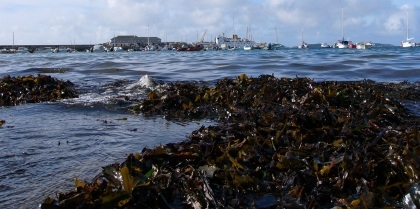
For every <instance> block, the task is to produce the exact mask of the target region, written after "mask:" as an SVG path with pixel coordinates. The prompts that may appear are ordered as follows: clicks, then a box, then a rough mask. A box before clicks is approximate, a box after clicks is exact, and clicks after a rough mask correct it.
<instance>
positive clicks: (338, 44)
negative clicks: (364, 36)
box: [334, 7, 356, 49]
mask: <svg viewBox="0 0 420 209" xmlns="http://www.w3.org/2000/svg"><path fill="white" fill-rule="evenodd" d="M343 19H344V8H343V7H341V36H342V37H343V38H342V39H341V40H338V41H337V42H336V43H335V44H334V48H339V49H346V48H356V45H355V44H353V43H352V41H350V40H347V41H346V40H345V39H344V25H343Z"/></svg>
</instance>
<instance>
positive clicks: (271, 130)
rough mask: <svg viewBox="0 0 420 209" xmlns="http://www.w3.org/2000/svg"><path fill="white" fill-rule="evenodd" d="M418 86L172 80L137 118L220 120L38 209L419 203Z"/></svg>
mask: <svg viewBox="0 0 420 209" xmlns="http://www.w3.org/2000/svg"><path fill="white" fill-rule="evenodd" d="M418 88H419V87H418V86H416V85H414V84H409V83H407V82H403V83H399V84H396V83H395V84H394V83H388V84H385V83H376V82H373V81H369V80H364V81H355V82H335V81H322V82H315V81H313V80H311V79H308V78H276V77H274V76H272V75H261V76H259V77H257V78H249V77H248V76H246V75H240V76H238V77H237V78H236V79H228V78H226V79H221V80H219V81H218V82H217V83H216V84H215V85H214V86H206V85H197V84H196V83H194V82H192V83H173V84H170V85H169V87H168V88H167V89H166V90H165V91H152V92H151V93H150V94H149V95H148V97H147V98H146V99H144V100H143V101H142V102H141V103H140V104H138V105H135V106H133V107H131V110H132V111H133V112H135V113H141V114H153V115H155V114H158V115H164V116H165V118H167V119H168V120H171V119H179V118H184V119H192V118H206V117H211V118H218V124H217V125H212V126H208V127H205V126H202V127H200V128H199V129H198V130H196V131H193V132H192V133H191V134H190V136H189V139H188V140H184V141H181V142H179V143H169V144H166V145H161V146H158V147H155V148H144V149H143V150H142V151H141V152H140V153H137V154H130V155H129V156H128V157H127V159H126V160H125V161H124V162H122V163H120V164H113V165H108V166H105V167H103V172H102V173H101V174H99V175H98V176H96V177H95V178H94V179H93V180H92V181H91V182H83V183H81V182H80V181H78V180H77V181H76V182H75V184H76V189H75V190H74V191H70V192H68V193H66V194H59V195H58V196H57V198H50V197H48V198H46V200H45V201H44V203H43V204H42V208H50V207H57V208H74V206H77V208H225V207H226V208H401V207H410V206H413V205H414V206H417V207H418V206H419V204H420V203H419V202H420V199H419V197H418V195H416V194H417V193H418V188H419V187H418V184H417V183H418V182H419V178H420V177H419V174H420V173H419V169H420V134H419V127H420V119H419V117H418V116H417V115H415V114H413V113H412V112H411V111H410V110H409V109H407V108H405V107H404V106H403V105H402V104H401V102H402V101H404V100H410V101H416V102H418V100H419V99H420V97H419V89H418Z"/></svg>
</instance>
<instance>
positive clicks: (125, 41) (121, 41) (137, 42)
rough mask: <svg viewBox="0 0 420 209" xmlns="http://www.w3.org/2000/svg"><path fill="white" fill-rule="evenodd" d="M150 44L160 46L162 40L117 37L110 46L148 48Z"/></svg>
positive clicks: (156, 38) (110, 42)
mask: <svg viewBox="0 0 420 209" xmlns="http://www.w3.org/2000/svg"><path fill="white" fill-rule="evenodd" d="M148 43H149V44H150V45H160V44H161V39H160V38H158V37H137V36H116V37H114V38H112V39H111V40H110V41H109V43H108V44H109V45H110V46H121V47H130V46H147V44H148Z"/></svg>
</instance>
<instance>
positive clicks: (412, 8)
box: [0, 0, 420, 46]
mask: <svg viewBox="0 0 420 209" xmlns="http://www.w3.org/2000/svg"><path fill="white" fill-rule="evenodd" d="M342 8H343V10H342ZM419 8H420V1H419V0H1V1H0V20H1V23H2V24H1V30H0V45H12V44H13V43H14V44H15V45H32V44H33V45H36V44H41V45H42V44H96V43H105V42H108V41H109V40H110V39H111V38H112V37H114V36H118V35H136V36H143V37H147V36H151V37H152V36H153V37H159V38H161V39H162V41H171V42H172V41H184V42H196V41H199V40H200V39H201V38H202V37H204V41H212V40H214V39H215V37H216V36H218V35H223V34H224V35H225V36H229V37H230V36H232V34H233V33H236V34H238V36H239V37H241V38H245V37H246V34H247V31H249V34H250V37H252V40H254V41H256V42H267V43H276V42H278V43H281V44H283V45H286V46H296V45H298V44H300V42H301V40H302V34H303V40H304V41H305V42H307V43H310V44H316V43H323V42H326V43H329V44H333V43H334V42H335V41H337V40H338V39H342V38H343V36H344V38H345V39H349V40H352V41H353V42H355V43H357V42H360V41H372V42H374V43H385V44H393V45H399V43H400V42H401V41H402V40H405V38H406V34H407V33H406V28H407V27H406V25H407V14H408V20H409V29H410V30H409V36H410V38H411V37H414V41H415V42H420V25H419V24H420V9H419ZM342 11H343V12H342ZM342 15H343V18H342ZM342 29H343V30H342ZM302 31H303V32H302ZM342 32H343V34H342Z"/></svg>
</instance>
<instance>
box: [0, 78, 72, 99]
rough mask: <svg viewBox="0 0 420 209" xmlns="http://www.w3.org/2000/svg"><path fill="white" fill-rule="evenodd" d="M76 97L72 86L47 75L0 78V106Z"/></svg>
mask: <svg viewBox="0 0 420 209" xmlns="http://www.w3.org/2000/svg"><path fill="white" fill-rule="evenodd" d="M74 97H78V95H77V91H76V89H75V88H74V84H73V83H71V82H70V81H62V80H59V79H56V78H53V77H51V76H48V75H40V74H39V75H38V76H33V75H28V76H18V77H10V76H9V75H6V76H4V77H3V78H0V106H15V105H20V104H24V103H37V102H46V101H57V100H60V99H67V98H74Z"/></svg>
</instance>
